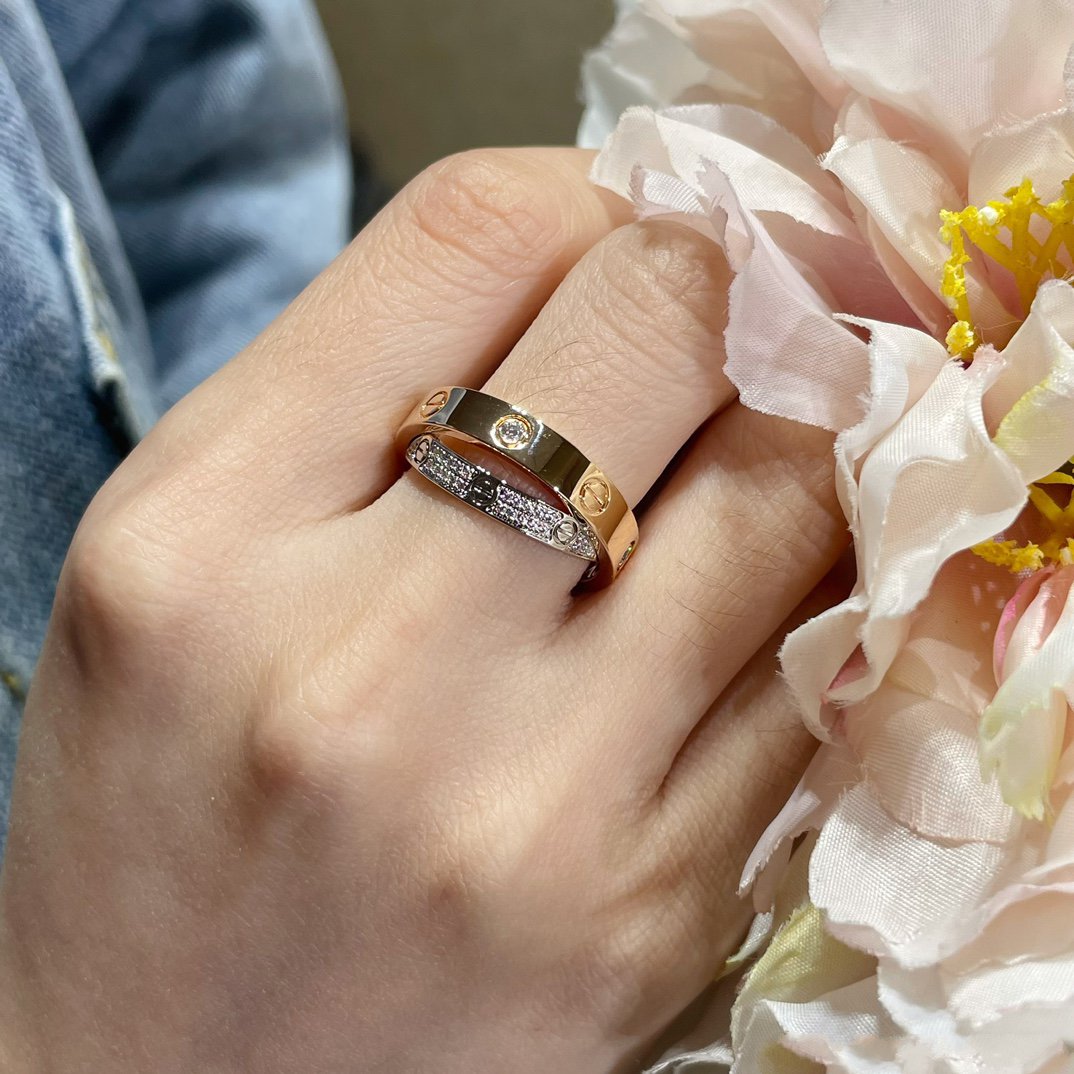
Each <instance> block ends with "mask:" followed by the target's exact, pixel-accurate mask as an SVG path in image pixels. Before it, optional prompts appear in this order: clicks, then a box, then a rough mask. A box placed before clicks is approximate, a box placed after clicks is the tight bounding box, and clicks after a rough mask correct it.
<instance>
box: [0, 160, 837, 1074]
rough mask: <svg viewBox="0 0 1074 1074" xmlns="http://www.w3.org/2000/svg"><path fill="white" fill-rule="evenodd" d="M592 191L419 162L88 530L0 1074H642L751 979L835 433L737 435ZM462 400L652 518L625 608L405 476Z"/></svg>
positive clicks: (713, 349)
mask: <svg viewBox="0 0 1074 1074" xmlns="http://www.w3.org/2000/svg"><path fill="white" fill-rule="evenodd" d="M590 160H591V157H590V155H589V154H588V153H585V152H583V151H581V150H573V149H519V150H496V151H482V152H474V153H467V154H463V155H461V156H458V157H453V158H450V159H448V160H446V161H444V162H442V163H440V164H439V165H436V166H434V167H433V168H432V169H430V170H429V171H428V172H426V173H425V174H423V175H422V176H420V177H419V178H418V179H417V180H415V181H414V182H413V183H412V184H411V185H410V186H409V187H408V188H407V189H406V190H404V191H403V192H402V193H401V194H400V195H399V196H398V197H397V198H396V199H395V200H394V201H393V202H392V204H391V205H389V206H388V207H387V208H386V209H385V210H384V211H383V212H382V213H381V214H380V216H378V218H377V219H376V220H375V221H373V222H372V223H371V224H370V225H369V226H368V227H367V228H366V229H365V231H364V232H363V233H362V234H361V235H359V236H358V237H357V238H356V239H355V240H354V242H353V243H352V244H351V246H350V247H349V248H348V250H347V251H345V252H344V253H343V254H342V255H341V256H340V257H339V258H338V259H337V261H336V262H335V263H334V264H333V265H332V266H331V267H330V268H329V269H327V270H326V271H325V272H324V273H323V274H322V275H321V277H320V278H319V279H318V280H316V281H315V282H314V283H313V284H312V285H311V286H310V287H309V288H308V290H307V291H306V292H305V293H304V294H303V295H302V296H300V297H299V298H298V299H297V300H296V301H295V302H294V303H293V304H292V306H291V307H290V308H289V309H288V310H287V311H286V312H285V313H283V314H282V315H281V316H280V318H279V319H278V320H277V321H276V322H275V323H274V324H273V325H272V326H271V327H270V328H269V329H268V330H267V331H266V332H265V333H264V334H263V335H262V336H261V337H260V338H259V339H257V340H256V341H255V342H254V343H253V344H251V345H250V347H249V348H247V350H246V351H244V352H243V353H242V354H240V355H238V356H237V357H236V358H235V359H234V360H233V361H232V362H231V363H229V364H228V365H227V366H226V367H225V368H224V369H222V370H221V371H220V372H219V373H218V374H217V375H215V376H214V377H212V378H211V379H210V380H209V381H207V382H206V383H205V384H204V385H203V386H201V387H200V388H199V389H198V390H197V391H195V392H194V393H193V394H191V395H190V396H189V397H187V398H186V399H185V400H184V401H183V402H182V403H180V404H179V405H178V406H177V407H175V408H174V410H172V411H171V412H170V413H169V414H168V415H166V416H165V418H164V419H163V420H162V421H161V422H160V424H159V425H158V427H157V428H156V429H154V431H153V432H152V433H151V435H150V436H149V437H147V438H146V440H145V441H144V442H143V443H142V444H140V445H139V446H138V448H137V449H136V450H135V451H134V452H133V454H132V455H131V456H130V458H129V459H128V460H127V461H126V462H125V463H124V464H123V466H122V467H120V469H119V470H118V471H117V472H116V474H115V475H114V476H113V478H112V479H111V480H110V481H109V482H108V483H107V485H106V486H105V487H104V488H103V489H102V490H101V492H100V494H99V495H98V496H97V498H96V499H95V500H94V502H93V504H92V505H91V507H90V509H89V511H88V512H87V514H86V516H85V519H84V520H83V522H82V525H81V526H80V528H79V530H78V533H77V536H76V537H75V540H74V543H73V545H72V548H71V550H70V554H69V556H68V559H67V563H66V565H65V567H64V570H63V575H62V578H61V580H60V585H59V591H58V596H57V599H56V605H55V610H54V614H53V618H52V623H51V627H50V630H49V635H48V639H47V642H46V645H45V649H44V653H43V656H42V660H41V664H40V668H39V672H38V675H37V679H36V681H35V683H34V686H33V689H32V691H31V695H30V698H29V702H28V705H27V711H26V717H25V727H24V735H23V739H22V743H21V747H20V757H19V764H18V771H17V777H16V785H15V791H14V799H13V812H12V825H11V832H10V838H9V843H8V849H7V853H6V860H5V862H4V871H3V876H2V886H0V979H2V980H3V981H4V982H5V985H6V987H5V990H4V992H3V995H2V997H0V1041H2V1043H0V1059H2V1060H3V1062H2V1063H0V1065H2V1067H3V1069H4V1070H8V1071H13V1072H14V1071H19V1072H34V1074H37V1072H46V1071H47V1072H52V1071H56V1072H64V1074H75V1072H82V1071H86V1072H89V1071H93V1072H98V1071H109V1072H110V1074H121V1072H128V1071H129V1072H132V1074H133V1072H144V1071H147V1070H152V1071H154V1072H155V1074H180V1072H182V1074H187V1072H191V1074H193V1072H198V1074H232V1072H235V1074H238V1072H251V1071H257V1072H259V1074H274V1072H281V1074H282V1072H285V1071H286V1072H294V1071H299V1070H301V1071H311V1072H312V1071H316V1072H318V1074H332V1072H337V1071H338V1072H353V1071H361V1072H363V1074H364V1072H370V1074H374V1072H376V1074H379V1072H385V1074H387V1072H389V1071H391V1072H398V1071H407V1072H409V1074H420V1072H426V1071H428V1072H434V1071H435V1072H436V1074H455V1072H458V1074H462V1072H472V1071H477V1070H481V1071H510V1072H511V1074H529V1072H533V1074H538V1072H540V1074H547V1072H548V1071H556V1072H557V1074H572V1072H578V1074H595V1072H603V1071H627V1070H638V1069H641V1068H640V1063H641V1062H642V1061H643V1057H644V1055H645V1053H646V1051H647V1049H651V1047H652V1046H653V1043H654V1041H655V1040H656V1039H657V1038H658V1036H659V1034H660V1032H661V1030H662V1029H663V1028H664V1027H665V1026H666V1025H667V1024H668V1022H669V1021H670V1020H671V1019H672V1018H673V1017H674V1016H675V1015H676V1014H677V1013H678V1012H679V1011H681V1010H682V1009H683V1008H684V1007H685V1006H686V1005H687V1004H688V1003H689V1002H690V1001H691V999H693V998H694V997H695V996H697V995H698V994H699V993H700V992H701V991H702V989H704V987H705V986H706V984H707V983H708V982H709V981H710V980H711V979H712V977H713V975H714V974H715V973H717V972H718V971H719V968H720V967H721V965H722V963H723V961H724V959H725V958H726V957H727V956H728V955H729V954H730V953H732V952H733V951H734V950H735V948H736V947H737V946H738V944H739V942H740V940H741V937H742V934H743V930H744V928H745V926H746V924H747V922H748V917H749V907H748V906H747V905H746V904H745V903H744V902H743V901H742V900H740V899H739V898H738V897H737V895H736V885H737V880H738V876H739V872H740V869H741V866H742V864H743V862H744V860H745V857H746V855H747V854H748V852H749V850H750V848H751V847H752V845H753V843H754V842H755V840H756V838H757V837H758V835H759V834H760V833H761V831H763V829H764V826H765V825H766V823H767V822H768V821H769V820H770V819H771V817H772V816H773V815H774V813H775V812H776V810H778V808H779V806H780V805H781V804H782V802H783V801H784V799H785V798H786V796H787V794H788V793H789V791H790V790H791V788H792V787H793V785H794V783H795V781H796V780H797V778H798V775H799V774H800V772H801V769H802V767H803V766H804V764H805V762H806V761H807V760H808V757H809V755H810V752H811V749H812V746H811V742H810V739H809V737H808V736H807V735H806V733H805V732H804V731H803V730H802V729H801V727H800V726H799V723H798V720H797V717H796V716H795V714H794V711H793V708H792V706H791V704H790V702H789V699H788V696H787V693H786V690H785V687H784V686H783V684H782V683H781V681H780V679H779V678H778V676H777V674H776V663H775V655H774V654H775V649H776V647H777V645H778V643H779V641H780V639H781V638H782V636H783V634H784V633H785V632H786V630H787V629H788V627H789V626H791V625H793V624H794V623H795V622H797V621H798V620H800V619H801V618H803V617H804V616H806V615H807V614H813V613H815V612H816V611H817V610H819V608H821V607H823V606H825V605H826V604H827V603H829V602H830V601H831V600H832V599H835V597H836V595H837V594H836V593H835V592H834V591H833V590H831V589H830V588H829V589H826V588H825V585H826V584H827V585H831V584H833V583H824V582H823V579H824V578H825V575H827V574H828V572H829V571H830V569H831V568H832V567H833V564H835V562H836V561H837V559H838V557H839V555H840V552H841V550H842V548H843V545H844V542H845V532H844V530H845V524H844V523H843V521H842V516H841V514H840V512H839V509H838V505H837V503H836V499H835V494H834V491H833V488H832V474H831V470H832V464H831V441H830V437H829V436H828V434H826V433H823V432H820V431H817V430H815V429H809V428H805V427H802V426H796V425H792V424H790V423H786V422H781V421H779V420H776V419H772V418H768V417H764V416H762V415H759V414H755V413H752V412H749V411H747V410H745V409H744V408H743V407H741V406H740V405H739V404H738V403H737V402H735V400H734V392H733V389H732V388H731V386H730V384H729V383H728V382H727V380H726V378H725V377H724V375H723V373H722V371H721V366H722V357H723V352H722V330H723V327H724V320H725V316H726V304H727V297H726V296H727V287H728V284H729V281H730V274H729V271H728V268H727V265H726V262H725V261H724V259H723V257H722V255H721V253H720V251H719V250H718V249H717V248H716V246H715V245H714V244H713V243H711V242H710V241H709V240H707V239H705V238H703V237H701V236H700V235H698V234H696V233H695V232H693V231H692V230H690V229H688V228H685V227H683V226H681V225H676V224H672V223H669V222H661V221H652V222H646V223H635V222H630V221H629V217H628V214H627V207H626V206H625V205H623V204H621V203H620V202H619V201H618V200H617V199H615V198H613V197H611V196H610V195H605V194H603V193H602V192H600V191H598V190H597V189H595V188H594V187H592V186H591V185H590V184H589V183H588V181H587V179H586V172H587V169H588V166H589V163H590ZM443 383H459V384H468V385H474V386H481V385H482V384H485V385H487V390H489V391H490V392H492V393H493V394H495V395H498V396H501V397H503V398H507V399H510V400H512V401H515V402H518V403H519V404H521V405H523V406H526V407H527V408H529V409H530V410H532V411H533V412H535V413H537V414H539V415H540V416H542V417H543V418H545V419H546V420H547V421H548V422H549V423H550V424H551V425H552V426H553V427H554V428H556V429H557V430H558V431H560V432H561V433H563V434H564V435H565V436H567V437H568V438H569V439H571V440H572V441H574V442H575V443H577V444H578V445H580V446H581V447H582V448H583V450H585V451H586V452H587V453H588V454H589V455H590V456H591V457H592V458H594V459H595V460H597V461H598V462H599V463H600V465H601V466H602V467H603V468H604V469H605V470H607V472H608V473H610V474H611V475H612V476H613V477H614V478H615V479H616V480H617V482H618V483H619V485H620V487H621V488H622V490H623V491H624V493H625V494H626V496H627V498H628V500H630V501H631V502H633V503H637V502H639V501H641V500H642V498H643V497H645V503H644V509H643V511H642V512H641V515H640V520H641V531H642V541H641V543H640V545H639V550H638V553H637V554H636V555H635V557H634V560H633V561H632V562H631V564H630V566H629V567H628V568H627V570H626V571H624V573H623V575H622V577H621V578H620V579H619V580H618V581H617V582H616V583H615V585H613V586H612V587H610V588H609V589H606V590H603V591H600V592H597V593H593V594H587V595H584V596H572V594H571V590H572V587H573V585H574V584H575V582H576V581H577V578H578V575H579V564H578V562H577V561H576V560H573V559H572V558H570V557H568V556H565V555H562V554H560V553H557V552H555V551H554V550H551V549H548V548H545V547H543V546H540V545H538V544H536V543H535V542H531V541H528V540H526V539H525V538H524V537H522V536H521V535H519V534H517V533H514V532H512V531H510V530H509V529H507V528H506V527H503V526H500V525H497V524H495V523H493V522H491V521H490V520H489V519H486V518H482V517H481V516H480V515H479V514H478V513H477V512H474V511H472V510H470V509H468V508H467V507H465V506H464V505H461V504H459V503H457V502H456V501H453V500H451V499H450V498H448V497H447V496H446V495H445V494H443V493H441V492H440V491H439V490H437V489H435V488H433V487H432V486H430V485H429V484H428V483H426V482H424V481H423V480H422V479H421V478H420V477H419V476H418V475H416V474H413V473H407V474H403V472H402V467H401V464H400V460H399V458H398V456H397V454H396V452H395V450H394V447H393V442H392V441H393V434H394V432H395V430H396V427H397V426H398V424H399V422H400V421H401V420H402V418H403V416H404V415H405V414H406V413H407V411H408V410H409V408H410V407H411V406H412V405H413V404H414V402H415V401H416V400H417V399H418V398H419V397H420V396H421V395H422V393H424V392H426V391H427V390H428V389H429V388H430V387H432V386H436V385H439V384H443ZM684 445H688V446H687V447H686V448H685V450H682V449H683V448H684ZM654 486H656V488H654ZM818 585H820V588H819V589H818V588H816V587H818ZM5 1053H6V1054H5Z"/></svg>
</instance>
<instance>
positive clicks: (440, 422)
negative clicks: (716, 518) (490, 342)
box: [399, 387, 638, 585]
mask: <svg viewBox="0 0 1074 1074" xmlns="http://www.w3.org/2000/svg"><path fill="white" fill-rule="evenodd" d="M422 434H431V435H432V436H433V438H434V440H435V441H437V442H440V443H446V444H448V445H449V446H450V443H451V440H452V438H454V439H457V440H463V441H467V442H470V443H474V444H482V445H484V446H485V447H486V448H489V449H490V450H492V451H494V452H496V453H497V454H498V455H501V456H503V457H504V458H505V459H508V460H510V461H511V462H512V463H515V464H516V465H518V466H520V467H522V468H523V469H524V470H527V471H528V472H529V473H530V474H531V475H532V476H533V477H534V478H536V479H537V481H538V482H540V483H541V484H542V485H544V486H545V487H546V488H547V489H548V490H549V491H551V492H552V493H553V494H554V495H555V496H556V497H557V498H558V499H559V500H560V501H561V502H562V503H563V507H564V510H565V511H566V512H568V514H569V515H570V516H571V517H573V518H575V519H576V520H578V521H579V522H583V523H585V524H586V525H587V527H588V528H589V529H590V530H591V532H592V535H593V536H594V538H595V540H596V551H597V558H596V569H595V570H594V571H591V572H590V574H589V575H587V579H586V580H588V581H592V582H593V583H594V584H596V585H606V584H607V583H609V582H611V581H612V580H613V579H614V578H615V577H616V575H618V573H619V571H620V570H622V569H623V567H624V566H625V564H626V562H627V560H628V559H629V558H630V556H631V555H632V554H633V552H634V549H635V548H636V547H637V543H638V524H637V520H636V519H635V518H634V514H633V512H632V511H631V510H630V506H629V505H628V504H627V502H626V500H625V499H624V498H623V495H622V493H620V492H619V490H618V489H617V488H616V487H615V485H614V484H613V483H612V481H611V479H610V478H609V477H608V476H607V475H606V474H605V473H604V472H603V471H602V470H601V469H600V468H599V467H597V466H596V465H594V464H593V463H592V462H590V460H589V459H588V458H587V457H586V456H585V455H583V454H582V452H581V451H579V450H578V448H576V447H575V446H574V445H573V444H572V443H570V441H568V440H565V439H564V438H563V437H562V436H560V435H559V433H557V432H556V431H555V430H554V429H550V428H549V427H548V426H547V425H545V423H544V422H543V421H541V420H540V418H537V417H535V416H534V415H533V414H530V413H529V412H528V411H526V410H523V409H522V408H521V407H517V406H513V405H512V404H510V403H507V402H504V401H503V400H502V399H497V398H496V397H495V396H492V395H488V394H486V393H485V392H479V391H474V390H472V389H469V388H458V387H445V388H437V389H436V390H435V391H432V392H430V393H429V394H428V395H426V396H425V398H424V399H423V400H422V401H421V402H420V403H418V405H417V406H415V407H414V409H413V410H412V411H411V413H410V414H409V415H408V416H407V419H406V420H405V421H404V422H403V424H402V426H401V427H400V430H399V444H400V447H401V448H402V449H403V450H406V449H407V448H408V447H409V446H410V445H411V444H412V443H413V442H414V441H415V439H416V438H418V437H420V436H421V435H422ZM508 487H509V488H510V487H511V486H510V485H509V486H508ZM514 491H515V492H517V491H518V490H514ZM519 494H520V495H521V493H519ZM537 502H541V501H537Z"/></svg>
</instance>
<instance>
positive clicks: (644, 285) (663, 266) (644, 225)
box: [598, 220, 730, 331]
mask: <svg viewBox="0 0 1074 1074" xmlns="http://www.w3.org/2000/svg"><path fill="white" fill-rule="evenodd" d="M598 249H599V268H600V272H601V276H602V279H603V281H604V282H605V283H606V284H607V285H610V286H611V287H612V288H614V289H615V291H617V292H618V293H619V294H620V295H621V296H622V297H623V298H624V299H625V300H626V305H627V306H628V307H629V308H628V310H627V311H626V312H627V314H628V315H629V314H630V313H631V312H632V311H633V312H634V313H635V314H636V315H637V316H641V317H643V318H645V319H646V320H648V319H650V318H652V317H653V314H655V313H659V314H660V315H661V317H660V321H661V322H662V321H664V320H666V318H667V316H668V314H669V312H670V313H671V314H672V316H673V317H674V314H675V311H680V316H679V317H678V318H676V319H675V324H674V327H675V330H676V331H679V330H681V329H682V327H683V325H682V319H681V314H682V313H685V314H686V316H687V319H688V322H689V323H693V324H697V325H700V326H703V327H704V328H705V329H707V330H708V331H713V330H715V329H722V327H723V321H724V319H725V317H726V294H727V287H728V285H729V283H730V270H729V269H728V266H727V260H726V258H725V257H724V255H723V252H722V251H721V250H720V248H719V247H718V246H717V245H716V243H714V242H713V241H712V240H711V239H708V238H706V237H705V236H704V235H702V234H700V233H699V232H697V231H695V230H694V229H693V228H691V227H688V226H686V225H685V224H679V223H674V222H672V221H666V220H649V221H640V222H638V223H634V224H628V225H626V226H624V227H621V228H619V229H618V230H616V231H614V232H612V234H611V235H609V236H608V237H607V238H606V239H605V240H604V241H603V242H602V243H601V244H600V247H598ZM621 312H623V311H620V310H616V311H615V313H616V315H618V314H619V313H621Z"/></svg>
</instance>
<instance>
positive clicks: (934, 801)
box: [843, 685, 1018, 844]
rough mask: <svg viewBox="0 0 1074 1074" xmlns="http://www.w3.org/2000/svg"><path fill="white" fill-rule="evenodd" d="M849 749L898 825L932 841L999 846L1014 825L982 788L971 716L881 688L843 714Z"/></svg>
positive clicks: (995, 796) (990, 790)
mask: <svg viewBox="0 0 1074 1074" xmlns="http://www.w3.org/2000/svg"><path fill="white" fill-rule="evenodd" d="M843 728H844V734H845V736H846V740H847V744H848V745H849V746H850V748H851V749H852V750H853V751H854V754H855V755H856V756H857V757H858V758H859V760H860V762H861V764H862V768H863V771H864V776H865V780H866V782H867V783H868V785H869V788H870V790H871V791H872V793H873V794H874V795H875V796H876V798H877V800H878V801H879V802H880V804H881V805H882V806H883V808H884V810H885V811H886V812H887V813H888V814H890V815H891V817H892V818H893V819H894V820H896V821H897V822H898V823H899V824H901V825H903V826H904V827H906V828H908V829H910V830H911V831H913V832H915V833H917V834H919V835H923V836H927V837H930V838H937V839H949V840H959V841H974V842H989V843H998V844H1001V843H1003V842H1005V841H1006V840H1007V839H1009V838H1010V837H1011V835H1012V834H1014V831H1015V829H1016V828H1017V826H1018V818H1017V815H1016V814H1015V813H1014V811H1013V810H1012V809H1011V808H1010V806H1008V805H1007V804H1006V803H1005V802H1004V801H1003V799H1002V797H1001V796H1000V794H999V790H998V789H997V788H996V787H995V785H985V784H982V783H981V774H980V761H979V758H978V752H977V713H976V712H965V711H961V710H959V709H956V708H953V707H952V706H950V705H945V704H943V703H942V702H940V701H937V700H936V699H935V698H932V697H927V696H926V697H922V696H920V695H915V694H911V693H908V692H906V691H902V690H898V689H895V688H892V687H891V686H889V685H885V686H884V687H883V688H881V689H880V690H878V691H877V692H876V693H875V694H873V696H872V697H870V698H869V699H867V700H866V701H864V702H863V703H862V704H861V705H857V706H854V708H852V709H849V710H847V713H846V717H845V720H844V723H843Z"/></svg>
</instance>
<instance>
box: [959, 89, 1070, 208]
mask: <svg viewBox="0 0 1074 1074" xmlns="http://www.w3.org/2000/svg"><path fill="white" fill-rule="evenodd" d="M1072 162H1074V112H1072V111H1071V109H1070V108H1063V109H1062V110H1060V111H1058V112H1050V113H1049V114H1047V115H1041V116H1033V117H1032V118H1031V119H1028V120H1025V121H1023V122H1020V123H1017V122H1016V123H1012V124H1010V125H1006V124H1005V125H1003V126H1002V127H1000V128H998V129H997V130H994V131H992V132H991V133H989V134H987V135H985V136H984V137H983V138H982V139H981V140H980V142H978V143H977V145H975V146H974V148H973V154H972V156H971V157H970V177H969V192H968V197H967V201H968V202H969V203H970V204H972V205H984V204H986V203H987V202H989V201H991V200H993V199H994V198H999V197H1002V196H1003V194H1004V193H1005V192H1006V191H1007V190H1009V189H1010V188H1011V187H1014V186H1018V184H1019V183H1021V182H1022V180H1023V179H1025V178H1027V177H1028V178H1030V179H1032V180H1033V188H1034V189H1035V190H1036V192H1037V194H1038V195H1039V196H1040V197H1041V199H1042V200H1044V201H1046V202H1047V201H1050V200H1051V199H1052V198H1054V197H1056V196H1058V194H1059V193H1060V191H1061V189H1062V184H1063V181H1064V180H1065V179H1068V178H1069V177H1070V173H1071V170H1072Z"/></svg>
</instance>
